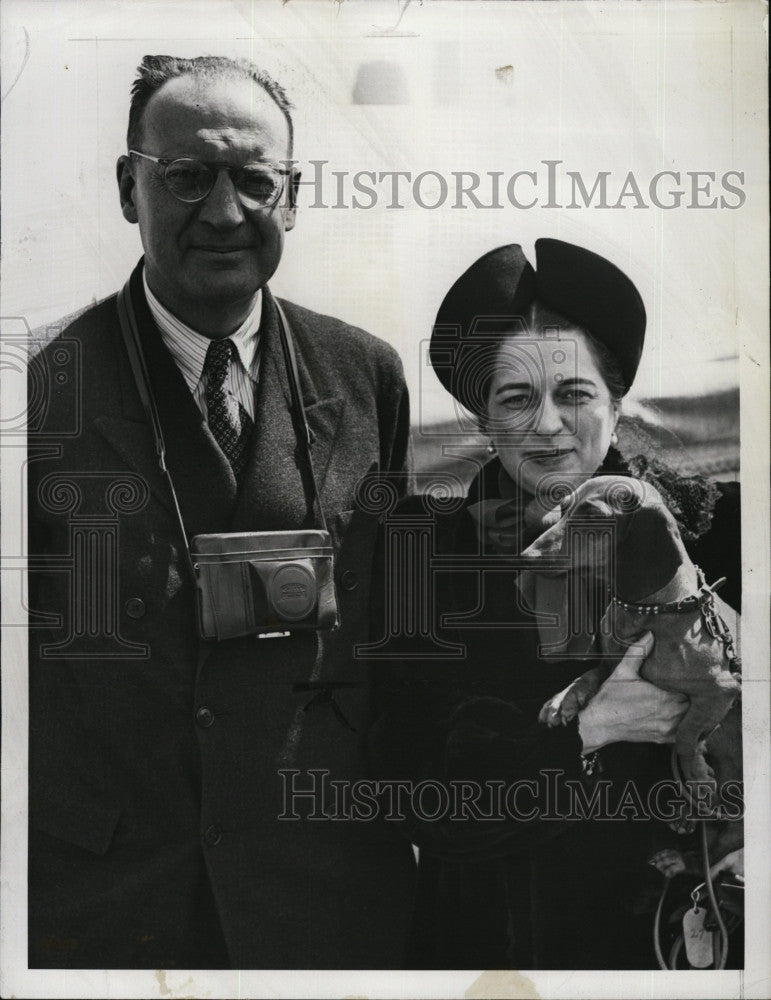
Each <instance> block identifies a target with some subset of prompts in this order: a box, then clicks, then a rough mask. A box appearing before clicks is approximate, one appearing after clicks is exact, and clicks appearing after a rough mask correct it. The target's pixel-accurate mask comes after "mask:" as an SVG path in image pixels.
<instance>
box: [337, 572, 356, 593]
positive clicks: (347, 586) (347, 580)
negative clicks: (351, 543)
mask: <svg viewBox="0 0 771 1000" xmlns="http://www.w3.org/2000/svg"><path fill="white" fill-rule="evenodd" d="M358 582H359V578H358V576H356V574H355V573H354V571H353V570H352V569H347V570H346V571H345V572H344V573H343V574H342V576H341V577H340V583H341V584H342V587H343V590H355V589H356V585H357V583H358Z"/></svg>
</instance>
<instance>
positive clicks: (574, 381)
mask: <svg viewBox="0 0 771 1000" xmlns="http://www.w3.org/2000/svg"><path fill="white" fill-rule="evenodd" d="M560 385H590V386H592V388H594V389H596V388H597V383H596V382H594V381H592V379H590V378H566V379H562V381H561V382H560Z"/></svg>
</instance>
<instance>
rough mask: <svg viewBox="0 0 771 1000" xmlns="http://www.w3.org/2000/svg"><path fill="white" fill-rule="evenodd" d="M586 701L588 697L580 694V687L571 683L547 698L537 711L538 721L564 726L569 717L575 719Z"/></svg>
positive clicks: (551, 725) (549, 724)
mask: <svg viewBox="0 0 771 1000" xmlns="http://www.w3.org/2000/svg"><path fill="white" fill-rule="evenodd" d="M587 701H588V698H586V697H584V696H582V693H581V691H580V689H579V688H578V687H577V686H576V685H575V684H571V685H570V686H569V687H566V688H565V690H564V691H560V693H559V694H555V695H554V697H553V698H549V700H548V701H547V702H546V703H545V705H544V706H543V708H542V709H541V711H540V712H539V713H538V721H539V722H542V723H545V724H546V725H547V726H550V727H551V728H554V727H555V726H560V725H561V726H566V725H567V724H568V722H570V721H571V719H575V717H576V716H577V715H578V713H579V712H580V711H581V709H582V708H583V707H584V705H585V704H586V702H587Z"/></svg>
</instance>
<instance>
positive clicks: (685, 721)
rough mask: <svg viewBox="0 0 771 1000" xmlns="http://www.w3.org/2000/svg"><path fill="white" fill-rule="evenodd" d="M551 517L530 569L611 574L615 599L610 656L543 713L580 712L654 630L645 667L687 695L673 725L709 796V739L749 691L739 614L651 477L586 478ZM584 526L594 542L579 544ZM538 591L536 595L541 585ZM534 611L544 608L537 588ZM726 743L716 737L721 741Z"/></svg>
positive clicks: (556, 720)
mask: <svg viewBox="0 0 771 1000" xmlns="http://www.w3.org/2000/svg"><path fill="white" fill-rule="evenodd" d="M544 524H545V525H547V530H546V531H545V532H544V533H543V534H541V535H540V536H539V537H538V538H537V539H536V540H535V542H533V543H532V544H531V545H530V546H529V547H528V548H527V549H525V551H524V552H523V553H522V555H523V556H524V557H526V558H528V559H532V560H533V564H534V565H533V567H532V571H530V572H532V573H534V574H535V575H536V577H537V576H540V575H545V576H546V577H549V576H552V577H553V576H554V575H555V573H557V574H560V573H561V574H562V575H563V578H564V575H565V570H566V568H569V569H570V570H571V571H572V570H582V571H584V572H588V573H589V575H590V576H593V577H594V578H595V579H596V578H598V577H599V578H600V579H602V580H603V581H605V583H606V584H607V587H608V606H607V609H606V611H605V615H604V618H603V620H602V623H601V625H600V629H599V636H598V638H599V650H597V647H596V646H595V651H599V652H600V653H602V654H604V656H603V657H602V659H604V660H607V662H606V663H604V664H602V665H600V666H598V667H595V668H594V669H592V670H589V671H587V673H585V674H583V675H582V676H581V677H579V678H578V679H577V680H575V681H574V682H573V683H572V684H570V685H569V686H568V687H567V688H566V689H565V690H564V691H562V692H560V693H559V694H557V695H555V696H554V697H553V698H551V699H550V700H549V701H548V702H547V703H546V704H545V705H544V706H543V708H542V709H541V713H540V716H539V718H540V721H541V722H545V723H546V724H547V725H550V726H555V725H559V724H560V723H562V724H564V723H566V722H568V721H569V720H570V719H572V718H574V717H575V716H576V715H577V713H578V712H579V711H580V710H581V709H582V708H583V707H584V706H585V705H586V704H587V703H588V702H589V701H590V699H591V698H592V697H593V696H594V695H595V694H596V693H597V691H598V690H599V688H600V687H601V686H602V684H603V683H604V681H605V680H606V679H607V677H608V676H609V674H610V673H611V672H612V670H613V668H614V667H615V666H616V664H617V663H618V661H619V660H620V658H621V656H622V655H623V653H624V652H625V651H626V649H627V648H628V646H629V645H630V644H631V643H632V642H633V641H634V640H635V639H636V638H637V637H638V636H639V635H640V634H641V633H643V632H647V631H650V632H652V633H653V635H654V639H655V644H654V647H653V650H652V652H651V654H650V655H649V656H648V658H647V659H646V660H645V662H644V664H643V666H642V669H641V671H640V675H641V676H642V677H643V678H644V679H645V680H647V681H650V682H651V683H652V684H655V685H656V686H657V687H660V688H663V689H664V690H665V691H672V692H676V693H678V694H683V695H686V696H687V697H688V699H689V707H688V709H687V711H686V713H685V715H684V716H683V718H682V719H681V721H680V723H679V725H678V727H677V731H676V733H675V746H676V749H677V755H678V759H679V764H680V768H681V771H682V774H683V777H684V779H685V780H686V781H687V782H699V783H703V784H704V785H706V786H707V789H708V791H709V799H710V800H711V798H712V796H713V795H714V791H715V787H716V783H715V774H714V772H713V769H712V768H711V767H710V766H709V764H708V763H707V761H706V759H705V756H704V743H703V740H704V739H705V738H706V737H707V736H709V735H710V733H712V732H713V730H715V729H716V727H717V726H718V725H720V724H721V723H722V722H723V720H724V719H725V717H726V715H727V713H728V712H729V710H730V709H731V708H732V706H733V705H734V704H735V703H736V701H737V698H738V696H739V693H740V690H741V681H740V677H739V676H738V671H737V672H732V669H731V667H732V666H734V664H735V665H736V666H738V653H737V652H736V650H735V647H734V645H733V639H734V637H736V636H737V626H738V624H739V616H738V615H737V614H736V612H735V611H733V610H732V609H731V608H730V607H729V606H728V605H727V604H725V603H724V602H723V601H721V600H720V597H719V596H718V595H717V594H716V593H714V592H713V591H712V590H711V588H709V587H707V586H706V582H705V581H704V579H703V577H702V576H701V574H700V571H698V570H697V568H696V567H695V566H694V564H693V563H692V562H691V560H690V558H689V556H688V553H687V552H686V550H685V546H684V545H683V542H682V539H681V537H680V532H679V530H678V527H677V523H676V521H675V519H674V517H673V516H672V514H671V513H670V512H669V510H668V509H667V507H666V506H665V504H664V502H663V500H662V498H661V496H660V494H659V493H658V492H657V490H656V489H655V488H654V487H652V486H651V485H649V484H648V483H645V482H642V481H640V480H636V479H631V478H628V477H621V476H598V477H597V478H595V479H591V480H588V481H587V482H585V483H583V484H582V485H581V486H579V487H578V488H577V489H576V490H575V492H574V493H573V494H572V495H571V496H570V497H569V498H567V499H566V501H565V502H563V504H562V506H561V507H560V508H557V509H555V510H554V511H553V512H551V513H550V514H548V515H547V517H546V518H545V519H544ZM598 528H600V529H601V530H600V531H598V530H597V529H598ZM581 533H583V535H584V538H586V537H590V538H593V539H594V540H595V544H593V545H592V544H589V545H587V544H577V543H576V539H577V538H578V537H579V535H580V534H581ZM598 540H599V541H598ZM539 562H542V563H543V566H542V567H541V566H539V565H538V563H539ZM531 591H532V592H534V593H535V594H536V595H537V593H538V588H537V586H536V587H531ZM534 610H535V611H536V612H538V611H539V610H541V609H539V607H538V599H537V597H536V599H535V607H534ZM721 636H723V637H726V636H727V637H728V638H727V640H726V639H725V638H721ZM726 641H727V642H728V644H729V645H728V646H726ZM727 654H728V655H727ZM731 656H733V657H734V660H733V661H732V659H731ZM737 731H738V732H739V733H740V729H739V730H737ZM720 743H721V741H720V740H717V741H715V748H714V749H715V750H716V749H717V747H718V745H720ZM713 755H714V751H713ZM720 770H721V771H722V770H724V769H723V768H720Z"/></svg>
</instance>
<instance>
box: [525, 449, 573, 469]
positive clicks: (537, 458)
mask: <svg viewBox="0 0 771 1000" xmlns="http://www.w3.org/2000/svg"><path fill="white" fill-rule="evenodd" d="M574 454H575V448H544V449H542V450H539V451H526V452H525V458H526V459H528V461H530V462H537V463H538V464H539V465H559V464H561V463H562V462H564V461H565V460H566V459H567V458H569V457H570V456H571V455H574Z"/></svg>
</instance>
